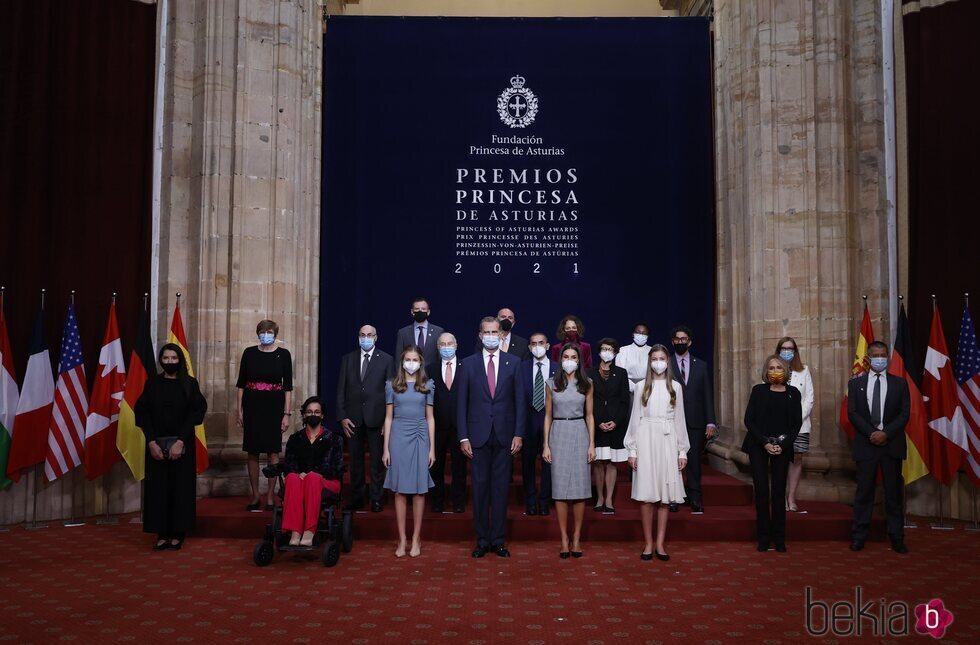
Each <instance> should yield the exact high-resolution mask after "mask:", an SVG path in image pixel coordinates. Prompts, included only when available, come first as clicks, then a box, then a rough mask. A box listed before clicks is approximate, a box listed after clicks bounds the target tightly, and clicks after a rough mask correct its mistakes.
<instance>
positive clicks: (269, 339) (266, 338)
mask: <svg viewBox="0 0 980 645" xmlns="http://www.w3.org/2000/svg"><path fill="white" fill-rule="evenodd" d="M259 342H260V343H262V344H263V345H271V344H272V343H274V342H276V335H275V334H273V333H272V332H268V331H264V332H262V333H261V334H259Z"/></svg>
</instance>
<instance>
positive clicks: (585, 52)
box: [320, 17, 715, 400]
mask: <svg viewBox="0 0 980 645" xmlns="http://www.w3.org/2000/svg"><path fill="white" fill-rule="evenodd" d="M708 26H709V25H708V21H707V20H705V19H697V18H692V19H688V18H669V19H482V18H481V19H476V18H473V19H450V18H382V17H331V18H330V19H329V21H328V24H327V32H326V35H325V37H324V91H323V97H324V98H323V100H324V110H323V112H324V125H323V182H322V186H323V195H322V227H321V250H322V256H321V277H320V280H321V289H320V348H321V349H320V354H321V355H320V361H321V363H320V379H321V382H320V389H321V394H323V395H325V396H326V397H327V398H328V400H331V399H332V395H333V391H334V384H335V379H336V375H337V369H338V366H339V359H340V356H341V355H342V354H344V353H346V352H348V351H351V350H353V349H355V348H356V334H357V329H358V327H359V326H360V325H362V324H364V323H370V324H373V325H375V326H376V327H377V328H378V331H379V336H380V339H379V345H380V347H381V348H382V349H384V350H385V351H388V352H393V351H394V346H395V334H396V331H397V329H398V328H400V327H402V326H405V325H407V324H410V322H411V318H410V315H409V309H410V303H411V300H412V299H413V298H415V297H419V296H424V297H426V298H427V299H429V302H430V305H431V308H432V315H431V320H432V322H433V323H435V324H437V325H440V326H442V327H444V328H446V329H447V330H449V331H453V332H454V333H455V334H456V335H457V337H458V339H459V343H460V354H461V355H462V356H465V355H468V354H469V353H470V352H471V351H472V349H473V347H474V344H475V342H476V333H477V327H478V322H479V320H480V318H481V317H483V316H485V315H495V314H496V312H497V310H498V309H499V308H501V307H509V308H511V309H513V310H514V311H515V313H516V317H517V325H516V327H515V330H514V333H516V334H519V335H521V336H524V337H525V338H527V337H528V336H529V335H530V334H531V333H532V332H533V331H538V330H540V331H544V332H546V333H547V334H548V336H549V338H550V339H552V341H554V336H555V330H556V327H557V325H558V321H559V320H560V319H561V317H562V316H563V315H565V314H568V313H574V314H575V315H577V316H579V317H580V318H581V319H582V320H583V321H584V323H585V327H586V337H585V340H588V341H590V342H593V343H594V342H596V341H598V340H599V339H600V338H601V337H603V336H613V337H615V338H618V339H620V340H621V342H625V343H628V342H630V338H631V333H632V326H633V324H634V323H635V322H637V321H641V320H642V321H647V322H648V323H649V324H650V326H651V342H653V341H659V342H667V341H668V339H667V334H668V331H669V329H670V328H671V327H672V326H673V325H676V324H682V323H683V324H687V325H690V326H691V327H692V328H693V330H694V346H693V348H692V351H693V352H694V353H695V354H696V355H699V356H701V357H703V358H706V359H709V360H710V359H711V357H712V354H713V334H714V280H715V225H714V210H713V205H714V193H713V172H712V149H711V146H712V140H713V137H712V119H711V67H710V35H709V29H708Z"/></svg>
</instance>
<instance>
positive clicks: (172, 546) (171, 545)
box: [167, 538, 184, 551]
mask: <svg viewBox="0 0 980 645" xmlns="http://www.w3.org/2000/svg"><path fill="white" fill-rule="evenodd" d="M174 540H177V544H174V543H173V541H174ZM182 546H184V538H173V539H170V540H167V548H168V549H169V550H171V551H180V548H181V547H182Z"/></svg>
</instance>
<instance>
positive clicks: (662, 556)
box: [653, 551, 670, 562]
mask: <svg viewBox="0 0 980 645" xmlns="http://www.w3.org/2000/svg"><path fill="white" fill-rule="evenodd" d="M653 554H654V555H655V556H657V559H658V560H660V561H661V562H666V561H667V560H670V556H669V555H667V554H666V553H660V552H659V551H654V553H653Z"/></svg>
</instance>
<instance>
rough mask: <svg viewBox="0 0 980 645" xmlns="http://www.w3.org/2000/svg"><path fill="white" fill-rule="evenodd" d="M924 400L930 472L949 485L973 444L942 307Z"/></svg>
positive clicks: (924, 378) (931, 345)
mask: <svg viewBox="0 0 980 645" xmlns="http://www.w3.org/2000/svg"><path fill="white" fill-rule="evenodd" d="M922 399H923V401H924V402H925V405H926V418H927V419H929V429H930V430H932V432H930V433H929V448H928V449H927V450H926V455H927V457H926V458H927V460H928V465H929V472H930V473H932V476H933V477H935V478H936V479H937V480H938V481H939V482H940V483H942V484H944V485H946V486H949V485H950V484H952V483H953V479H954V478H955V477H956V471H957V470H959V467H960V465H961V464H962V463H963V459H964V457H965V456H966V454H968V453H969V450H970V447H969V444H968V443H967V438H966V436H967V428H966V419H965V418H964V417H963V408H962V406H961V405H960V399H959V394H958V392H957V387H956V375H955V374H954V372H953V363H952V361H950V360H949V350H948V349H946V336H945V335H944V334H943V325H942V322H941V321H940V319H939V309H938V308H936V307H935V306H934V307H933V311H932V328H931V330H930V331H929V349H928V351H927V352H926V364H925V370H924V371H923V373H922Z"/></svg>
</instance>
